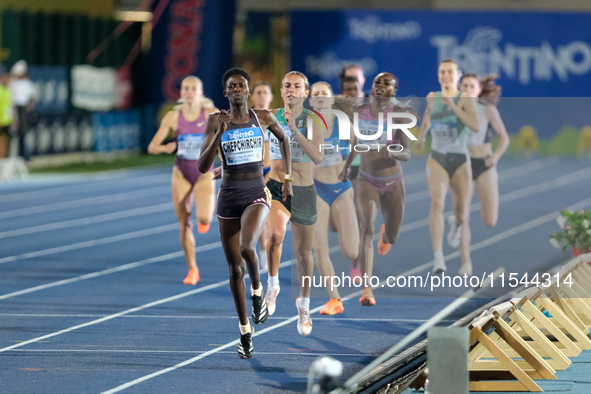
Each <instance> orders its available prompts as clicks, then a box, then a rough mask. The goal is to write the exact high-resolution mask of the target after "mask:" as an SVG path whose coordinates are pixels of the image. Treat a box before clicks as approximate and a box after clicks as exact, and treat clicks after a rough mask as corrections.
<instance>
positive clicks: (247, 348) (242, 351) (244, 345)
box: [238, 326, 254, 359]
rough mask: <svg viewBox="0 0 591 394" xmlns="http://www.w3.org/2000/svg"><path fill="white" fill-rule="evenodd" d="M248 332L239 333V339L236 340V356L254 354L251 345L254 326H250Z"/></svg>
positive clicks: (249, 356) (248, 356)
mask: <svg viewBox="0 0 591 394" xmlns="http://www.w3.org/2000/svg"><path fill="white" fill-rule="evenodd" d="M250 330H251V331H250V332H248V333H246V334H240V341H239V342H238V357H240V358H244V359H246V358H252V356H254V347H253V346H252V335H253V334H254V327H253V326H250Z"/></svg>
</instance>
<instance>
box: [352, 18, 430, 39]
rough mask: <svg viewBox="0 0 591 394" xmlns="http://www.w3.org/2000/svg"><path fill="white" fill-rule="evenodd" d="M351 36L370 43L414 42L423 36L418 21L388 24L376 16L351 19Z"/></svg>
mask: <svg viewBox="0 0 591 394" xmlns="http://www.w3.org/2000/svg"><path fill="white" fill-rule="evenodd" d="M347 22H348V24H349V36H350V37H351V38H352V39H354V40H363V41H366V42H369V43H372V44H373V43H374V42H378V41H385V42H393V41H403V40H412V39H415V38H418V37H420V36H421V30H422V29H421V25H420V24H419V23H418V22H416V21H408V22H402V23H398V22H395V23H388V22H382V20H381V19H380V18H379V17H378V16H376V15H369V16H367V17H365V18H364V19H360V18H349V19H348V21H347Z"/></svg>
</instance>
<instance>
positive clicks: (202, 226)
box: [197, 222, 209, 234]
mask: <svg viewBox="0 0 591 394" xmlns="http://www.w3.org/2000/svg"><path fill="white" fill-rule="evenodd" d="M197 231H199V234H205V233H206V232H208V231H209V224H202V223H201V222H197Z"/></svg>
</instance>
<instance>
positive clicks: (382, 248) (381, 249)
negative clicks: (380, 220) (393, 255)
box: [378, 224, 392, 256]
mask: <svg viewBox="0 0 591 394" xmlns="http://www.w3.org/2000/svg"><path fill="white" fill-rule="evenodd" d="M385 232H386V226H385V225H383V224H382V226H381V227H380V239H379V240H378V253H379V254H381V255H382V256H383V255H385V254H386V253H388V252H389V251H390V248H391V247H392V244H387V243H385V242H384V241H383V239H384V233H385Z"/></svg>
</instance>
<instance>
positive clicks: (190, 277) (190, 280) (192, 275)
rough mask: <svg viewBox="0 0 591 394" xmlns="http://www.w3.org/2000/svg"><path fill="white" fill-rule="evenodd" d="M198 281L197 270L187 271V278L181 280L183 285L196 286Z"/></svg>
mask: <svg viewBox="0 0 591 394" xmlns="http://www.w3.org/2000/svg"><path fill="white" fill-rule="evenodd" d="M199 279H201V277H200V276H199V270H198V269H194V270H189V273H188V274H187V277H186V278H185V279H184V280H183V283H184V284H186V285H196V284H197V282H199Z"/></svg>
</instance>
